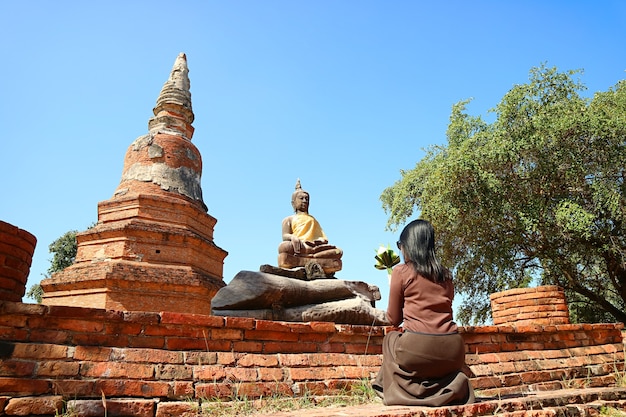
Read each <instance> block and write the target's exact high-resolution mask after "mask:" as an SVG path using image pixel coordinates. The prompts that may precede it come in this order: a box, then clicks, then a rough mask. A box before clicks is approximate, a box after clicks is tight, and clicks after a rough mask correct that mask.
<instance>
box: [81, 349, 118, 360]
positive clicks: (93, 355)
mask: <svg viewBox="0 0 626 417" xmlns="http://www.w3.org/2000/svg"><path fill="white" fill-rule="evenodd" d="M112 351H113V349H112V348H109V347H102V346H76V348H75V350H74V359H76V360H79V361H92V362H103V361H107V360H109V359H110V358H111V352H112Z"/></svg>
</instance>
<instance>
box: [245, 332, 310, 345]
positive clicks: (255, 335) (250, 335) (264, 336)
mask: <svg viewBox="0 0 626 417" xmlns="http://www.w3.org/2000/svg"><path fill="white" fill-rule="evenodd" d="M244 339H245V340H263V341H264V340H271V341H280V342H297V341H298V335H297V334H296V333H286V332H278V331H271V330H267V331H266V330H246V331H245V333H244Z"/></svg>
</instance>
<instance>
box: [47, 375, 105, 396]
mask: <svg viewBox="0 0 626 417" xmlns="http://www.w3.org/2000/svg"><path fill="white" fill-rule="evenodd" d="M52 392H54V393H57V394H61V395H63V396H64V397H65V398H80V397H94V396H98V395H101V393H100V392H97V391H96V386H95V381H84V380H77V379H54V380H53V381H52Z"/></svg>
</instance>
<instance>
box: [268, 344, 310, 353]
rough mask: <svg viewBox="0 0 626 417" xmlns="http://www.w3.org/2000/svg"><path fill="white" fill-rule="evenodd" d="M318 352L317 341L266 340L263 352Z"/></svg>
mask: <svg viewBox="0 0 626 417" xmlns="http://www.w3.org/2000/svg"><path fill="white" fill-rule="evenodd" d="M296 352H317V344H315V343H303V342H301V343H287V342H265V343H264V344H263V353H296Z"/></svg>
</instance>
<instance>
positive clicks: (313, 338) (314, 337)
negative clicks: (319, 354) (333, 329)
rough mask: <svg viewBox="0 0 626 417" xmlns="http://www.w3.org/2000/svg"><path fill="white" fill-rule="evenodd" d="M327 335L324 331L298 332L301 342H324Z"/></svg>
mask: <svg viewBox="0 0 626 417" xmlns="http://www.w3.org/2000/svg"><path fill="white" fill-rule="evenodd" d="M327 340H328V335H327V334H325V333H300V341H301V342H313V343H325V342H326V341H327Z"/></svg>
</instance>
